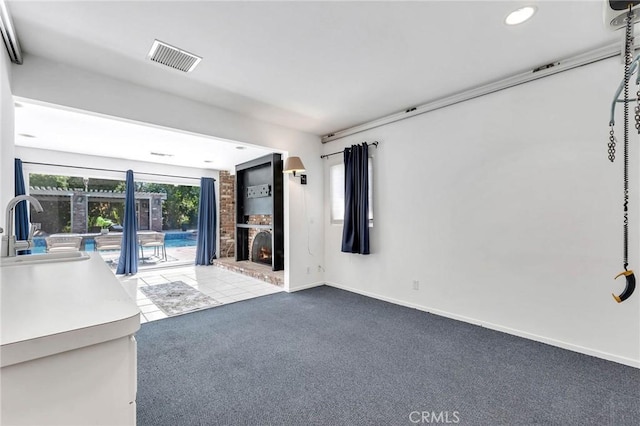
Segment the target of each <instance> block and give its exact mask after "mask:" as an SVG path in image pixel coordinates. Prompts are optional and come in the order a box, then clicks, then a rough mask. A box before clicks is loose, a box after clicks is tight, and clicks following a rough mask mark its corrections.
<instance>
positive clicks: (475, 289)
mask: <svg viewBox="0 0 640 426" xmlns="http://www.w3.org/2000/svg"><path fill="white" fill-rule="evenodd" d="M621 77H622V67H621V66H620V64H619V60H618V59H617V58H616V59H611V60H608V61H605V62H601V63H597V64H594V65H591V66H587V67H583V68H579V69H576V70H572V71H568V72H565V73H562V74H558V75H556V76H553V77H549V78H545V79H542V80H539V81H536V82H532V83H528V84H525V85H522V86H519V87H516V88H512V89H509V90H505V91H502V92H498V93H495V94H492V95H488V96H485V97H482V98H479V99H475V100H472V101H468V102H465V103H462V104H458V105H455V106H451V107H448V108H445V109H441V110H438V111H434V112H431V113H427V114H424V115H421V116H418V117H415V118H411V119H408V120H404V121H400V122H397V123H394V124H390V125H387V126H384V127H380V128H376V129H372V130H369V131H367V132H364V133H360V134H357V135H353V136H350V137H348V138H345V139H342V140H339V141H336V142H331V143H328V144H326V145H324V146H323V153H329V152H333V151H338V150H340V149H342V148H344V147H345V146H347V145H351V144H355V143H360V142H362V141H365V140H366V141H369V142H372V141H374V140H378V141H380V146H379V148H378V149H377V150H375V149H373V150H372V152H373V154H374V156H375V157H374V161H373V163H374V168H375V169H374V173H375V176H374V191H375V192H374V209H375V210H374V212H375V213H374V214H375V218H374V221H375V224H374V227H373V228H372V229H371V247H372V252H373V253H372V254H371V255H370V256H360V255H352V254H346V253H341V252H340V238H341V232H342V226H336V225H331V224H329V210H328V195H329V194H328V187H329V185H328V173H327V171H328V167H329V165H330V164H333V163H335V162H336V161H341V159H340V158H339V157H338V156H334V157H331V160H329V161H327V162H326V163H325V167H324V170H325V180H327V181H326V185H325V234H324V236H325V261H326V264H327V266H326V274H325V278H326V280H327V282H328V283H330V284H333V285H335V286H338V287H342V288H346V289H349V290H352V291H356V292H360V293H363V294H368V295H371V296H374V297H378V298H381V299H386V300H390V301H395V302H397V303H401V304H404V305H408V306H413V307H416V308H418V309H423V310H427V311H432V312H434V313H439V314H442V315H446V316H450V317H453V318H458V319H462V320H464V321H468V322H471V323H478V324H483V325H485V326H488V327H491V328H495V329H499V330H504V331H506V332H509V333H513V334H517V335H523V336H526V337H529V338H532V339H535V340H540V341H544V342H548V343H551V344H554V345H558V346H561V347H565V348H569V349H572V350H577V351H580V352H584V353H588V354H593V355H596V356H599V357H603V358H607V359H612V360H616V361H618V362H622V363H626V364H629V365H635V366H640V343H639V339H638V335H640V325H639V323H640V317H639V305H640V303H639V302H640V293H638V292H636V294H634V295H633V296H632V298H630V299H629V300H628V301H626V302H624V303H622V304H617V303H615V301H614V300H613V298H612V297H611V293H612V292H615V293H616V294H619V293H620V292H621V291H622V289H623V288H624V281H623V280H622V278H621V279H618V280H617V281H614V280H613V277H614V275H616V274H617V273H618V272H620V271H621V270H622V261H621V255H622V254H621V252H622V250H621V247H622V219H621V215H622V162H621V152H622V147H621V144H620V145H619V148H618V151H619V153H620V154H619V155H618V157H619V158H618V160H617V162H616V163H615V164H614V165H612V164H610V163H609V161H608V160H607V149H606V143H607V137H608V121H609V116H608V113H609V106H610V102H611V97H612V96H613V92H614V90H615V89H616V87H617V85H618V83H619V80H620V78H621ZM619 109H621V108H620V107H619ZM621 121H622V120H621V119H619V122H620V123H619V124H620V125H621V124H622V123H621ZM618 132H619V134H620V135H621V132H622V127H621V126H618ZM619 140H620V141H622V137H621V136H620V137H619ZM632 140H633V144H632V145H633V147H632V149H633V151H632V155H631V168H632V179H631V187H632V192H631V209H632V210H631V211H632V214H631V217H630V221H631V236H632V239H631V249H630V250H631V258H630V259H631V260H630V267H631V268H637V269H638V270H640V261H639V257H640V256H639V255H640V250H639V249H640V247H639V243H638V230H639V229H640V214H639V213H638V212H639V211H640V206H639V205H638V181H639V179H638V168H639V166H640V162H639V161H638V136H637V135H634V136H633V137H632ZM413 280H419V282H420V289H419V290H418V291H415V290H413V289H412V281H413Z"/></svg>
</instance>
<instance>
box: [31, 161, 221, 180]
mask: <svg viewBox="0 0 640 426" xmlns="http://www.w3.org/2000/svg"><path fill="white" fill-rule="evenodd" d="M22 164H35V165H38V166H52V167H68V168H70V169H82V170H97V171H100V172H116V173H126V171H123V170H115V169H101V168H99V167H83V166H67V165H65V164H52V163H38V162H35V161H23V162H22ZM136 174H141V175H148V176H159V177H172V178H178V179H192V180H197V181H200V178H194V177H187V176H176V175H167V174H160V173H146V172H138V173H136ZM212 179H213V178H212ZM213 180H214V181H215V179H213Z"/></svg>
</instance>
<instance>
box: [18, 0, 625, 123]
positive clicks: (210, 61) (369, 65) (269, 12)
mask: <svg viewBox="0 0 640 426" xmlns="http://www.w3.org/2000/svg"><path fill="white" fill-rule="evenodd" d="M523 4H535V5H537V8H538V12H537V14H536V15H535V16H534V17H533V19H532V20H531V21H529V22H526V23H525V24H523V25H520V26H515V27H509V26H507V25H505V24H504V18H505V16H506V15H507V13H508V12H510V11H512V10H514V9H516V8H517V7H518V6H521V5H523ZM8 6H9V9H10V12H11V14H12V16H13V19H14V24H15V27H16V31H17V34H18V37H19V40H20V43H21V45H22V48H23V51H24V52H25V53H26V54H27V56H26V58H25V61H28V60H29V58H28V55H37V56H42V57H46V58H50V59H53V60H55V61H59V62H63V63H68V64H71V65H75V66H78V67H82V68H86V69H89V70H93V71H95V72H99V73H103V74H106V75H109V76H113V77H115V78H118V79H122V80H127V81H131V82H134V83H137V84H140V85H144V86H148V87H152V88H155V89H158V90H162V91H166V92H171V93H175V94H178V95H180V96H184V97H188V98H191V99H195V100H198V101H200V102H205V103H208V104H212V105H215V106H218V107H222V108H225V109H228V110H233V111H237V112H239V113H242V114H244V115H248V116H251V117H255V118H258V119H262V120H265V121H268V122H273V123H277V124H281V125H284V126H287V127H291V128H295V129H299V130H302V131H305V132H309V133H313V134H317V135H323V134H327V133H330V132H333V131H338V130H342V129H344V128H348V127H350V126H354V125H357V124H361V123H363V122H366V121H370V120H373V119H375V118H379V117H382V116H385V115H388V114H391V113H395V112H398V111H401V110H405V109H406V108H408V107H411V106H415V105H419V104H422V103H425V102H428V101H431V100H434V99H437V98H439V97H442V96H446V95H450V94H453V93H456V92H459V91H462V90H464V89H466V88H471V87H474V86H477V85H480V84H484V83H487V82H490V81H493V80H496V79H500V78H502V77H506V76H509V75H511V74H515V73H519V72H523V71H526V70H530V69H533V68H536V67H538V66H540V65H543V64H546V63H550V62H553V61H555V60H558V59H562V58H565V57H568V56H573V55H575V54H577V53H582V52H584V51H588V50H590V49H592V48H595V47H600V46H603V45H606V44H610V43H612V42H615V41H616V40H618V39H619V37H620V35H619V34H616V33H613V32H610V31H609V30H608V29H606V28H605V26H604V25H603V19H602V9H603V1H602V0H593V1H584V0H583V1H464V2H462V1H439V2H436V1H422V2H419V1H418V2H396V1H387V2H359V1H356V2H340V1H334V2H305V1H300V2H238V1H236V2H213V1H158V0H156V1H150V0H146V1H136V2H133V1H121V2H111V1H71V2H65V1H63V2H60V1H46V2H34V1H9V2H8ZM154 39H159V40H162V41H164V42H167V43H169V44H172V45H174V46H177V47H180V48H182V49H185V50H187V51H190V52H193V53H195V54H197V55H200V56H203V58H204V59H203V60H202V62H201V63H200V65H198V67H197V68H196V69H195V71H193V72H192V73H189V74H185V73H182V72H179V71H175V70H172V69H169V68H166V67H163V66H160V65H158V64H155V63H152V62H150V61H148V60H147V59H146V55H147V52H148V50H149V48H150V46H151V44H152V42H153V40H154ZM16 72H19V71H16Z"/></svg>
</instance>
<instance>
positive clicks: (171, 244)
mask: <svg viewBox="0 0 640 426" xmlns="http://www.w3.org/2000/svg"><path fill="white" fill-rule="evenodd" d="M33 242H34V243H35V247H34V248H32V249H31V252H32V253H34V254H39V253H45V252H46V251H47V244H46V242H45V240H44V237H35V238H34V239H33ZM197 242H198V233H197V232H196V231H166V232H164V245H165V247H166V248H176V247H195V246H196V244H197ZM94 249H95V241H94V239H93V238H87V240H86V242H85V251H93V250H94Z"/></svg>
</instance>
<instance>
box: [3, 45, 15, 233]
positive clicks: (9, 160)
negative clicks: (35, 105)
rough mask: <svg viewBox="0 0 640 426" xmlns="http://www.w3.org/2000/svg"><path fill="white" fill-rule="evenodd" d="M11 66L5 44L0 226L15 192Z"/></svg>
mask: <svg viewBox="0 0 640 426" xmlns="http://www.w3.org/2000/svg"><path fill="white" fill-rule="evenodd" d="M10 80H11V66H10V61H9V56H8V54H7V51H6V49H4V46H2V47H0V227H2V228H4V227H5V206H6V205H7V203H8V202H9V200H10V199H11V198H13V194H14V182H13V159H14V155H13V147H14V138H15V136H14V121H15V120H14V106H13V97H12V95H11V81H10Z"/></svg>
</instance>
